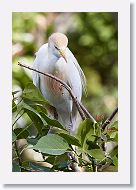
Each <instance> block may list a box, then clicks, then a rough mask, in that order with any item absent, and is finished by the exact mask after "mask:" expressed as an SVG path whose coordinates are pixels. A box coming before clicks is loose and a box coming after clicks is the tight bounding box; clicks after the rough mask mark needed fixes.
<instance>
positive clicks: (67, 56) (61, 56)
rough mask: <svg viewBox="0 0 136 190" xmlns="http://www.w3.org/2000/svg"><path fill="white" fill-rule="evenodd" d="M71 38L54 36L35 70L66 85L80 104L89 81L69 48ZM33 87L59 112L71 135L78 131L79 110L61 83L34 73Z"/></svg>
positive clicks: (41, 54) (42, 49) (44, 47)
mask: <svg viewBox="0 0 136 190" xmlns="http://www.w3.org/2000/svg"><path fill="white" fill-rule="evenodd" d="M67 45H68V38H67V37H66V36H65V35H64V34H62V33H53V34H52V35H51V36H50V37H49V39H48V43H46V44H44V45H42V46H41V47H40V49H39V50H38V52H37V53H36V58H35V61H34V64H33V68H34V69H37V70H39V71H41V72H46V73H50V74H52V75H54V76H56V77H58V78H59V79H61V80H63V81H64V82H66V83H67V84H68V85H69V86H70V88H71V89H72V91H73V93H74V95H75V96H76V97H77V99H78V101H81V97H82V91H83V90H85V86H86V79H85V75H84V73H83V71H82V69H81V68H80V66H79V64H78V62H77V60H76V58H75V57H74V55H73V54H72V52H71V51H70V50H69V48H68V47H67ZM33 83H34V85H36V86H37V87H38V88H39V90H40V91H41V93H42V94H43V96H44V97H45V98H46V99H47V100H48V102H49V103H50V104H51V106H53V107H54V108H55V109H56V112H57V115H58V121H59V122H60V123H61V124H62V125H63V126H64V127H65V128H67V129H68V130H69V131H70V133H73V132H75V130H76V120H77V109H76V106H75V104H74V103H73V101H72V98H71V96H70V94H69V92H68V91H67V90H66V89H65V87H63V86H62V85H61V84H60V83H59V82H57V81H55V80H53V79H51V78H49V77H46V76H44V75H41V74H39V73H37V72H33Z"/></svg>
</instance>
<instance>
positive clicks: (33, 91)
mask: <svg viewBox="0 0 136 190" xmlns="http://www.w3.org/2000/svg"><path fill="white" fill-rule="evenodd" d="M22 97H23V99H30V100H31V101H37V102H45V103H47V101H46V100H45V98H44V97H43V96H42V94H41V92H40V91H39V89H38V88H37V87H36V86H35V85H34V84H33V83H28V84H27V86H26V87H25V89H24V91H23V95H22Z"/></svg>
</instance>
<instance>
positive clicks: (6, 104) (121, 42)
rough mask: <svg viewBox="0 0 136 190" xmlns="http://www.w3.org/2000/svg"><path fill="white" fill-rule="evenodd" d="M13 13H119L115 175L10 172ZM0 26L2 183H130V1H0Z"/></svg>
mask: <svg viewBox="0 0 136 190" xmlns="http://www.w3.org/2000/svg"><path fill="white" fill-rule="evenodd" d="M12 12H118V107H119V112H118V120H119V141H118V143H119V150H118V151H119V168H118V172H70V173H67V172H41V173H39V172H12V143H11V142H12V134H11V126H12V111H11V107H12V105H11V104H12V101H11V100H12V93H11V92H12ZM0 26H1V27H0V54H1V55H0V61H1V64H0V92H1V93H0V105H1V108H0V116H1V127H0V130H1V133H0V134H1V137H0V150H1V156H0V170H1V174H2V175H1V179H0V181H1V183H3V184H130V2H129V1H128V0H110V1H107V0H102V1H100V0H84V1H82V0H73V1H71V0H69V1H66V0H65V1H64V0H57V1H55V0H49V1H46V0H44V1H43V0H37V1H33V0H23V1H18V0H10V1H9V0H2V2H1V6H0Z"/></svg>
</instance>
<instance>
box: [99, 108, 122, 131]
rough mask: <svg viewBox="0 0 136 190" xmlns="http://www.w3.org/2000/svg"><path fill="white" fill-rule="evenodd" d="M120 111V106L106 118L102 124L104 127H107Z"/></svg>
mask: <svg viewBox="0 0 136 190" xmlns="http://www.w3.org/2000/svg"><path fill="white" fill-rule="evenodd" d="M117 112H118V107H117V108H116V109H115V110H114V111H113V113H112V114H111V115H110V117H108V118H107V119H106V121H105V122H104V123H103V124H102V125H101V128H102V129H105V128H106V126H107V125H109V124H110V122H111V120H112V119H113V118H114V116H115V115H116V113H117Z"/></svg>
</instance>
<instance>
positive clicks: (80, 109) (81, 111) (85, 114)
mask: <svg viewBox="0 0 136 190" xmlns="http://www.w3.org/2000/svg"><path fill="white" fill-rule="evenodd" d="M18 65H19V66H21V67H25V68H27V69H29V70H32V71H35V72H37V73H40V74H42V75H44V76H47V77H50V78H52V79H54V80H56V81H58V82H59V83H60V84H62V85H63V86H64V87H65V88H66V89H67V91H68V92H69V94H70V95H71V97H72V99H73V102H74V103H75V105H76V107H77V110H78V112H79V114H80V115H81V118H82V120H85V118H86V117H88V118H90V119H91V120H92V121H93V122H95V123H96V121H95V119H94V118H93V116H92V115H91V114H90V113H89V112H88V111H87V109H86V108H85V107H84V106H83V105H82V104H81V103H80V102H79V101H78V99H77V97H76V96H75V95H74V94H73V92H72V90H71V88H70V87H69V86H68V85H67V84H66V83H65V82H64V81H62V80H60V79H59V78H57V77H55V76H53V75H51V74H49V73H43V72H41V71H38V70H36V69H34V68H32V67H29V66H27V65H24V64H22V63H20V62H18Z"/></svg>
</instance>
